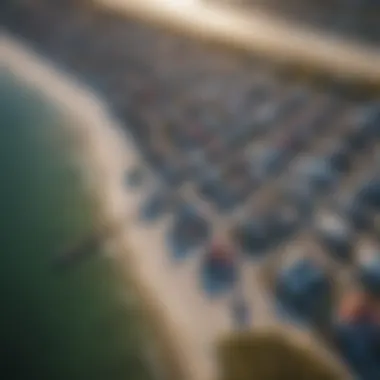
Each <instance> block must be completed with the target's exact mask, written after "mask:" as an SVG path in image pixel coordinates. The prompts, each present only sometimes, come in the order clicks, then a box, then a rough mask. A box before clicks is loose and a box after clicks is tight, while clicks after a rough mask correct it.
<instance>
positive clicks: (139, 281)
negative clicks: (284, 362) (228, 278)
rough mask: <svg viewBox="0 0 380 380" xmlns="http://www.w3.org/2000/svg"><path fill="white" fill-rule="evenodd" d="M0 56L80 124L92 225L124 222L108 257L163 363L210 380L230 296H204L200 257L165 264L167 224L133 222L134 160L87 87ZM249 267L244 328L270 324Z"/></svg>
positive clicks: (30, 58)
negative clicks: (152, 330)
mask: <svg viewBox="0 0 380 380" xmlns="http://www.w3.org/2000/svg"><path fill="white" fill-rule="evenodd" d="M0 56H1V57H4V58H2V60H3V61H4V62H3V63H2V64H4V65H5V67H9V68H11V70H12V71H13V72H14V73H15V74H16V75H17V76H19V77H21V78H22V79H23V80H25V81H26V82H27V83H29V84H31V85H33V86H35V87H37V88H39V89H41V91H42V92H43V93H44V94H45V95H46V96H47V97H48V98H50V99H52V100H53V101H55V102H57V104H59V105H61V107H63V108H64V109H66V110H67V114H68V115H70V114H71V115H73V117H75V118H76V119H77V120H80V121H81V122H80V124H79V125H80V126H81V128H77V125H78V123H75V124H74V123H73V125H75V127H73V130H72V133H73V137H74V138H75V139H76V140H78V144H79V145H78V146H80V149H81V151H82V157H81V163H82V164H83V167H84V168H85V175H87V176H88V181H87V183H88V184H89V186H90V187H91V189H90V190H91V192H92V193H93V194H94V196H95V197H96V199H97V200H98V201H99V203H100V206H101V209H102V213H101V215H99V221H96V222H94V223H105V224H106V223H109V222H113V221H115V220H120V219H122V218H123V219H127V223H126V227H125V231H124V233H123V234H120V236H119V237H118V238H117V239H115V240H114V241H112V242H110V247H109V248H110V250H109V251H110V252H117V254H116V255H114V256H113V259H114V260H115V262H116V263H117V264H118V265H119V266H120V267H121V268H123V269H124V270H125V273H126V277H128V278H130V277H132V278H133V280H135V283H136V286H137V287H138V288H139V289H140V291H141V292H143V294H142V297H141V298H143V300H144V301H145V303H146V304H147V310H153V311H154V312H155V313H156V315H157V318H160V319H162V321H163V323H164V324H165V325H166V326H167V328H166V331H165V339H166V340H167V341H168V342H169V345H170V347H171V350H172V351H171V353H170V355H171V356H172V358H171V359H172V360H173V361H175V362H177V363H178V368H180V371H181V378H182V379H184V380H210V379H215V378H216V377H217V365H216V360H215V357H214V351H213V347H214V343H215V341H216V340H217V339H219V338H220V337H221V336H222V335H223V334H225V333H227V332H230V331H231V330H232V329H233V326H232V320H231V317H230V313H229V305H230V302H229V301H230V297H225V298H224V299H222V300H217V301H213V302H211V301H209V300H208V299H206V298H205V296H204V294H203V293H202V292H201V290H200V285H199V283H198V275H197V274H196V270H197V269H198V268H199V265H200V263H199V260H200V259H201V258H200V255H198V257H197V255H195V257H193V258H192V259H191V260H190V262H189V263H188V264H187V265H183V266H177V265H176V264H173V263H172V261H171V260H170V257H169V256H168V254H167V248H166V244H165V243H166V242H165V241H164V236H165V233H164V232H165V231H166V230H167V228H168V223H169V219H166V220H164V221H163V222H162V223H160V224H156V225H154V226H153V227H146V226H145V225H143V224H142V223H141V222H139V221H138V206H139V204H140V200H141V198H142V196H143V195H144V194H142V193H138V192H133V191H131V190H127V189H125V187H124V186H123V181H124V173H125V171H126V170H127V169H128V168H133V166H134V165H135V163H136V162H137V161H138V155H137V152H136V151H135V150H134V147H133V145H132V144H131V141H130V140H129V139H128V136H125V134H124V133H123V132H122V129H121V128H119V126H118V123H117V121H116V120H114V119H112V117H111V116H110V114H109V112H108V111H107V109H106V108H105V106H104V105H103V104H102V103H101V102H100V101H99V100H98V99H97V98H96V97H95V96H94V95H93V94H92V93H91V92H90V91H89V90H86V89H84V88H83V87H82V86H80V85H79V84H77V83H76V82H75V81H74V80H73V78H70V77H69V76H68V75H64V74H63V73H60V72H57V70H55V69H54V68H53V67H52V66H50V65H49V64H48V63H47V62H46V61H44V60H42V59H41V58H40V57H38V56H37V55H35V54H33V53H32V52H31V51H28V49H27V48H26V47H24V46H22V45H20V43H19V42H17V41H15V40H13V39H12V38H10V37H4V38H2V39H1V40H0ZM74 128H75V129H74ZM257 270H258V268H257V267H255V266H254V265H253V266H251V267H249V268H245V269H244V273H243V287H244V288H245V289H246V290H249V297H250V301H252V303H254V307H255V309H254V317H253V319H252V320H253V324H252V327H253V326H259V327H271V326H273V325H274V324H275V323H276V321H275V320H274V318H273V317H272V315H273V314H272V312H271V306H270V303H269V299H268V298H267V293H266V291H265V289H264V285H263V284H261V283H260V281H259V280H258V278H259V277H260V276H258V275H257V273H255V272H257ZM301 335H302V334H301ZM293 337H294V336H293Z"/></svg>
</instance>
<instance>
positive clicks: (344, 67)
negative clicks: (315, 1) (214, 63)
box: [94, 0, 380, 85]
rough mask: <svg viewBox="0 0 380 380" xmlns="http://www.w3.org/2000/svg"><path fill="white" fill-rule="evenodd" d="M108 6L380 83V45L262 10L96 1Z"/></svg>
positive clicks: (158, 0) (183, 1)
mask: <svg viewBox="0 0 380 380" xmlns="http://www.w3.org/2000/svg"><path fill="white" fill-rule="evenodd" d="M94 3H95V4H97V5H98V6H100V7H101V8H102V9H108V10H109V11H111V12H117V13H124V14H127V15H130V16H132V17H135V18H139V19H141V20H144V21H148V22H152V23H155V24H157V25H159V26H161V27H165V28H170V29H172V30H175V31H176V32H179V33H184V34H186V35H191V36H193V37H196V38H202V39H205V40H207V41H210V42H216V43H220V44H224V45H226V46H228V47H229V48H231V47H233V48H238V49H240V50H243V51H246V52H249V53H251V54H252V53H258V54H262V55H264V56H269V57H271V59H274V60H276V61H280V62H282V63H294V64H296V67H302V68H303V69H304V70H306V71H307V70H313V69H314V70H316V71H317V72H325V73H326V74H329V75H332V76H333V77H334V78H340V77H341V78H345V79H347V80H349V81H354V82H355V83H356V82H357V81H365V82H367V83H368V82H369V83H371V84H374V83H376V84H377V85H378V84H380V49H376V48H375V47H370V46H365V44H363V43H358V42H355V41H348V40H346V39H344V38H343V37H338V36H333V35H332V34H328V33H324V32H322V31H318V32H317V31H315V30H313V29H308V28H307V27H301V26H299V25H295V24H292V23H289V22H286V21H284V20H281V19H280V18H276V17H274V16H269V15H268V14H267V13H264V12H262V11H261V12H260V11H255V12H254V11H248V12H247V11H243V10H239V9H238V8H237V7H235V8H231V6H228V5H227V4H226V5H221V4H220V5H218V4H215V3H206V2H202V1H201V0H144V1H142V0H94Z"/></svg>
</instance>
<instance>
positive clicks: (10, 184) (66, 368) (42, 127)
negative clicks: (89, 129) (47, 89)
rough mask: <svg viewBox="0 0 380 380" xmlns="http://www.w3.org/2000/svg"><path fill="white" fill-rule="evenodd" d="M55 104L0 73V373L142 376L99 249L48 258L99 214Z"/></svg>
mask: <svg viewBox="0 0 380 380" xmlns="http://www.w3.org/2000/svg"><path fill="white" fill-rule="evenodd" d="M68 122H73V121H72V120H70V121H69V120H67V118H66V117H65V115H64V114H63V113H62V111H61V110H60V109H59V108H58V107H56V106H54V105H53V104H51V103H50V102H49V101H48V100H47V99H44V98H43V97H42V95H41V94H40V93H38V92H37V91H36V90H35V89H33V88H27V87H25V85H24V84H23V83H22V82H21V81H20V80H19V79H18V78H17V77H15V76H14V75H13V74H11V73H10V72H5V71H4V70H3V71H2V72H1V73H0V243H1V248H0V301H1V304H0V307H1V308H0V311H1V312H0V350H1V353H0V378H1V379H7V380H11V379H28V380H33V379H38V380H41V379H47V380H48V379H54V380H61V379H62V380H63V379H65V380H66V379H70V380H75V379H78V380H79V379H80V380H86V379H91V380H98V379H99V380H117V379H123V380H125V379H133V380H139V379H141V380H145V379H146V380H148V379H151V378H152V369H151V367H150V366H149V364H148V361H147V360H146V355H145V348H146V346H147V344H149V343H147V342H146V340H145V338H144V336H145V335H144V327H143V326H141V325H140V322H139V321H140V319H141V318H140V315H139V310H138V305H137V304H136V302H135V301H134V298H133V297H129V296H128V294H129V293H128V289H127V288H126V286H125V282H124V281H123V280H122V278H121V275H120V273H119V272H118V271H117V270H116V268H115V266H114V265H113V264H112V261H111V260H110V259H107V258H106V256H105V255H102V254H101V253H102V252H101V250H102V248H101V247H99V252H94V255H93V256H92V257H91V258H90V259H88V260H87V261H86V262H83V263H81V264H80V265H78V266H76V267H73V268H72V269H70V270H69V271H68V272H66V273H59V272H56V271H55V270H54V268H53V266H52V261H53V259H54V257H55V255H56V253H57V252H58V251H60V250H61V249H62V247H65V246H67V245H68V244H72V243H75V242H76V241H78V240H80V239H81V238H83V237H85V236H87V235H88V234H89V233H90V231H91V229H92V221H93V220H94V218H95V216H96V213H97V212H98V210H97V206H96V203H95V202H94V199H93V197H92V196H91V194H89V192H88V190H86V186H85V183H84V176H83V175H82V173H83V172H82V170H83V168H81V166H80V165H79V164H78V162H77V160H76V159H75V157H78V152H75V147H74V145H75V144H73V141H72V139H70V138H69V136H68V134H67V128H65V123H68Z"/></svg>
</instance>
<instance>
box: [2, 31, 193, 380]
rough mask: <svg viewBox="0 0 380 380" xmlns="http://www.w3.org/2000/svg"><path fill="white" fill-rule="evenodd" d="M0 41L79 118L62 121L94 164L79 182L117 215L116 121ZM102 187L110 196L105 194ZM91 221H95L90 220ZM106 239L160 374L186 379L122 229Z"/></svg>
mask: <svg viewBox="0 0 380 380" xmlns="http://www.w3.org/2000/svg"><path fill="white" fill-rule="evenodd" d="M0 42H1V44H0V52H2V55H1V56H2V58H1V61H3V62H2V64H4V66H5V67H6V68H7V67H8V68H9V70H10V71H11V72H12V74H14V75H16V76H17V78H20V79H21V80H22V81H23V82H26V83H27V84H28V85H30V86H31V87H33V88H34V89H36V90H37V91H39V92H40V93H41V94H42V96H44V97H47V98H49V101H51V102H52V103H53V104H54V105H55V106H56V107H57V108H58V109H65V108H66V109H67V111H66V116H68V118H69V119H70V118H75V119H76V121H78V123H76V124H75V125H71V124H70V123H65V124H64V125H65V128H67V129H71V130H70V131H69V132H68V134H69V135H71V134H73V137H75V138H76V139H77V138H78V137H79V138H80V142H79V145H80V148H81V152H80V154H78V156H76V158H78V157H79V158H80V160H81V162H80V164H81V165H84V166H85V167H86V169H87V171H88V170H90V169H93V171H91V173H86V174H87V178H86V179H85V180H84V181H83V183H84V184H87V185H90V189H89V190H90V191H89V192H88V193H89V196H93V197H94V198H95V200H96V201H97V203H98V205H99V210H100V211H99V217H100V218H101V219H102V220H103V218H105V219H106V223H107V222H112V221H114V220H118V216H119V212H118V202H120V201H121V199H120V196H125V194H124V193H123V192H122V191H121V190H122V188H121V186H122V184H120V183H117V182H116V181H115V180H116V179H117V178H120V174H121V173H120V171H121V170H122V169H123V168H122V162H123V161H124V159H125V158H123V157H122V156H123V155H124V153H126V152H125V151H127V149H126V148H125V147H123V146H122V145H123V142H124V140H125V136H122V135H123V131H122V129H121V127H120V128H118V127H117V121H115V120H113V119H112V117H111V115H110V114H109V113H108V112H107V110H106V107H105V106H104V105H103V104H102V102H101V100H99V99H98V98H97V96H96V95H94V94H93V93H92V92H91V91H90V90H87V89H85V86H84V85H82V84H77V83H76V82H75V80H74V78H71V77H70V75H69V74H66V73H63V72H61V71H59V70H57V69H55V68H54V66H53V65H52V64H50V62H48V61H47V60H45V59H44V57H41V56H39V55H38V54H37V53H35V52H34V51H33V50H32V49H30V48H29V47H28V46H26V45H24V44H23V42H20V41H18V40H17V39H16V38H14V37H12V36H9V35H7V36H2V37H0ZM3 53H4V54H3ZM78 125H80V128H78ZM78 132H79V133H78ZM74 134H75V136H74ZM84 140H86V141H84ZM105 140H106V141H105ZM109 151H112V155H109V154H108V152H109ZM88 160H89V161H90V162H89V164H87V161H88ZM105 178H107V179H105ZM105 193H108V194H109V196H104V194H105ZM120 193H121V194H120ZM111 194H112V195H111ZM112 200H113V202H112ZM119 205H120V203H119ZM96 223H98V221H95V223H94V224H96ZM110 243H111V247H110V249H109V244H108V242H107V250H109V251H111V252H116V253H117V255H118V257H117V258H116V259H115V260H114V264H116V265H117V264H118V262H120V263H122V269H121V271H122V272H123V273H125V274H126V276H123V277H124V280H125V283H126V285H128V286H130V287H131V288H132V293H136V295H137V297H138V299H139V302H138V309H139V310H140V312H141V314H142V313H143V319H145V323H144V325H145V326H147V327H144V331H147V332H151V336H152V337H153V339H154V343H153V345H154V346H155V348H156V347H158V349H159V350H160V351H161V350H162V352H165V353H164V355H161V352H160V353H159V359H161V360H163V361H164V370H165V375H166V376H165V377H166V378H168V379H169V380H177V379H185V378H186V376H187V375H186V374H185V373H184V370H183V365H182V364H180V363H183V362H184V359H182V358H181V355H179V352H181V350H180V349H179V347H178V344H177V343H178V341H179V339H176V341H174V340H173V338H172V337H171V334H170V331H171V327H170V326H169V325H168V323H167V321H166V320H165V318H163V316H162V313H160V312H159V311H158V307H157V306H158V305H157V302H156V303H155V302H154V299H153V297H152V295H151V294H150V292H149V290H148V289H146V286H144V284H143V283H142V281H140V279H139V278H138V276H137V275H136V272H135V271H134V270H133V269H132V268H129V266H130V264H131V262H130V261H131V260H128V258H129V257H127V256H129V255H128V254H126V252H128V243H126V236H125V234H124V236H121V237H120V238H117V239H114V240H113V241H112V242H110ZM119 267H120V265H119Z"/></svg>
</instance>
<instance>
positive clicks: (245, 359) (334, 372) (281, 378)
mask: <svg viewBox="0 0 380 380" xmlns="http://www.w3.org/2000/svg"><path fill="white" fill-rule="evenodd" d="M217 354H218V360H219V362H220V368H221V375H220V379H219V380H292V379H297V380H314V379H315V380H347V374H343V373H342V372H344V371H343V370H341V369H340V368H339V365H338V364H337V365H336V366H335V365H334V363H333V360H331V361H330V360H327V359H324V358H323V356H322V355H319V354H318V353H317V350H316V349H315V347H313V346H312V345H311V344H309V345H307V344H305V345H301V344H296V343H295V341H294V340H292V339H289V337H288V336H287V335H286V334H283V333H281V332H280V331H279V330H271V331H265V330H264V331H262V330H258V331H252V332H247V333H236V334H234V335H232V336H229V337H227V338H226V339H224V340H223V341H222V342H220V344H219V345H218V352H217Z"/></svg>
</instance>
